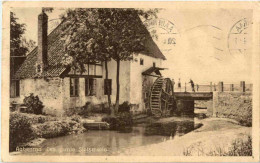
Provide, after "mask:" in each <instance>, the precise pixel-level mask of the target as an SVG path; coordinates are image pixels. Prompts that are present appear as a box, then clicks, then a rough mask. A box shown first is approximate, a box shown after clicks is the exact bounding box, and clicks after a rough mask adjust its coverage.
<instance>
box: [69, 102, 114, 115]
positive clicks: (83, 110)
mask: <svg viewBox="0 0 260 163" xmlns="http://www.w3.org/2000/svg"><path fill="white" fill-rule="evenodd" d="M93 113H104V114H109V113H110V109H109V107H108V105H107V104H106V103H102V104H96V105H94V104H92V103H90V102H87V103H86V104H85V105H84V106H82V107H74V108H69V109H66V110H65V115H66V116H69V117H70V116H73V115H79V116H82V117H88V116H90V115H91V114H93Z"/></svg>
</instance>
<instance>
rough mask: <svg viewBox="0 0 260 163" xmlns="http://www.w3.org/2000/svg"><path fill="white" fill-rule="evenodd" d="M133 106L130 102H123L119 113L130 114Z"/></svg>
mask: <svg viewBox="0 0 260 163" xmlns="http://www.w3.org/2000/svg"><path fill="white" fill-rule="evenodd" d="M130 108H131V104H130V103H129V102H128V101H125V102H123V103H122V104H121V105H119V109H118V112H119V113H120V112H128V113H129V112H130Z"/></svg>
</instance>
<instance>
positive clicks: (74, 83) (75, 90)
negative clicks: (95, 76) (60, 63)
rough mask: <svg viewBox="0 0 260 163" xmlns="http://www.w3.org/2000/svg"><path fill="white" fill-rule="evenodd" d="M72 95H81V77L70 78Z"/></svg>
mask: <svg viewBox="0 0 260 163" xmlns="http://www.w3.org/2000/svg"><path fill="white" fill-rule="evenodd" d="M70 96H79V78H70Z"/></svg>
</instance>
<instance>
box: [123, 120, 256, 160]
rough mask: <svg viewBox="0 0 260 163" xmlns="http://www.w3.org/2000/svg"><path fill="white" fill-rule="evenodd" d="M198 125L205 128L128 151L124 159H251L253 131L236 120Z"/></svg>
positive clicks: (200, 121) (205, 122)
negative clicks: (138, 157)
mask: <svg viewBox="0 0 260 163" xmlns="http://www.w3.org/2000/svg"><path fill="white" fill-rule="evenodd" d="M167 119H169V118H167ZM196 123H201V124H202V125H203V126H202V127H200V128H198V129H196V130H194V131H192V132H190V133H187V134H185V135H183V136H176V137H174V138H173V139H172V140H167V141H165V142H162V143H158V144H152V145H147V146H141V147H136V148H131V149H126V150H125V151H124V152H123V153H121V155H131V156H187V155H188V156H218V155H223V156H238V155H239V156H240V155H242V156H250V155H251V154H252V145H251V144H252V143H251V136H250V135H251V130H252V128H251V127H244V126H241V125H239V123H237V122H236V121H234V120H230V119H222V118H207V119H203V120H198V121H197V122H196Z"/></svg>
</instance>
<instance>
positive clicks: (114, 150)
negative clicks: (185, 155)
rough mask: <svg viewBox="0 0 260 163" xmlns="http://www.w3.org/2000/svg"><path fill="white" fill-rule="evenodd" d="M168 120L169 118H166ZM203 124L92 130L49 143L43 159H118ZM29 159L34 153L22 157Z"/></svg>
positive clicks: (175, 120)
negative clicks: (69, 157)
mask: <svg viewBox="0 0 260 163" xmlns="http://www.w3.org/2000/svg"><path fill="white" fill-rule="evenodd" d="M166 119H167V118H166ZM199 126H200V124H197V123H196V122H195V121H194V118H180V117H171V118H170V119H168V120H166V121H160V120H159V121H156V122H153V123H149V124H139V125H137V126H134V127H132V128H131V129H129V130H128V131H127V132H117V131H110V130H90V131H87V132H85V133H82V134H73V135H67V136H62V137H57V138H51V139H47V140H45V141H44V142H43V143H42V144H41V145H39V146H38V148H40V149H41V151H39V152H37V153H32V154H34V155H35V154H39V155H118V154H119V153H122V152H123V151H124V150H125V149H127V148H133V147H139V146H144V145H150V144H156V143H160V142H164V141H166V140H169V139H172V138H173V137H174V136H175V135H179V136H181V135H183V134H186V133H188V132H190V131H192V130H194V129H196V128H198V127H199ZM22 154H24V155H28V154H31V153H22Z"/></svg>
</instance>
